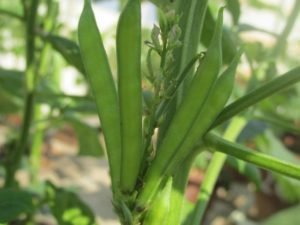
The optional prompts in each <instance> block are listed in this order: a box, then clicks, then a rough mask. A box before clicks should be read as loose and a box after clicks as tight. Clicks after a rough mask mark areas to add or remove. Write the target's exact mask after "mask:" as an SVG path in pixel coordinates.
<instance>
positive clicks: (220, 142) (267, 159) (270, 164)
mask: <svg viewBox="0 0 300 225" xmlns="http://www.w3.org/2000/svg"><path fill="white" fill-rule="evenodd" d="M205 141H206V144H208V146H210V147H212V148H213V149H214V150H215V151H218V152H222V153H225V154H227V155H231V156H234V157H236V158H238V159H241V160H243V161H246V162H249V163H252V164H255V165H256V166H259V167H261V168H264V169H267V170H270V171H272V172H276V173H279V174H282V175H286V176H288V177H292V178H295V179H297V180H300V166H298V165H295V164H291V163H289V162H285V161H282V160H279V159H277V158H275V157H272V156H269V155H266V154H262V153H258V152H255V151H253V150H252V149H249V148H247V147H244V146H242V145H239V144H236V143H232V142H229V141H226V140H224V139H222V138H220V137H218V136H217V135H214V134H211V133H209V134H207V135H206V137H205Z"/></svg>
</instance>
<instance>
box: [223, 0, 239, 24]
mask: <svg viewBox="0 0 300 225" xmlns="http://www.w3.org/2000/svg"><path fill="white" fill-rule="evenodd" d="M226 5H227V9H228V11H229V12H230V14H231V16H232V20H233V23H234V24H238V22H239V19H240V14H241V6H240V2H239V0H226Z"/></svg>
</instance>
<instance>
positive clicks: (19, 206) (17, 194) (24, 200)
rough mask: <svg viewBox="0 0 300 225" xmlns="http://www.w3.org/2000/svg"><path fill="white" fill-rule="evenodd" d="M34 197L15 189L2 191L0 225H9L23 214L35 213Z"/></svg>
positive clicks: (0, 195) (0, 197)
mask: <svg viewBox="0 0 300 225" xmlns="http://www.w3.org/2000/svg"><path fill="white" fill-rule="evenodd" d="M34 209H35V208H34V206H33V202H32V195H31V194H30V193H28V192H26V191H21V190H14V189H1V190H0V223H8V222H10V221H12V220H13V219H16V218H18V216H20V215H21V214H23V213H25V214H28V213H32V212H33V211H34Z"/></svg>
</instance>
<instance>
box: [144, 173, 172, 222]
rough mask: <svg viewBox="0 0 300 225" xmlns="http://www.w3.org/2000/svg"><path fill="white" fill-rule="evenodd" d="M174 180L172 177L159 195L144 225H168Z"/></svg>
mask: <svg viewBox="0 0 300 225" xmlns="http://www.w3.org/2000/svg"><path fill="white" fill-rule="evenodd" d="M172 183H173V179H172V177H170V178H169V179H168V181H167V183H166V185H165V187H164V188H163V189H162V190H161V191H160V192H158V193H157V195H156V196H155V198H154V201H153V204H152V205H151V208H150V209H149V211H148V212H147V214H146V216H145V219H144V222H143V225H158V224H166V223H167V219H168V218H167V216H168V213H169V210H170V198H171V192H172Z"/></svg>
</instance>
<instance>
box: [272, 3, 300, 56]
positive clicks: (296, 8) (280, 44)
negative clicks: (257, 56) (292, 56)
mask: <svg viewBox="0 0 300 225" xmlns="http://www.w3.org/2000/svg"><path fill="white" fill-rule="evenodd" d="M299 12H300V1H299V0H295V2H294V5H293V8H292V12H291V14H290V15H289V17H288V21H287V23H286V25H285V27H284V28H283V30H282V32H281V34H280V36H279V37H278V39H277V42H276V44H275V46H274V48H273V51H272V53H271V57H272V58H276V57H277V56H278V55H279V54H280V53H281V51H282V49H283V48H284V45H285V42H286V40H287V38H288V36H289V35H290V33H291V31H292V29H293V27H294V25H295V22H296V20H297V17H298V15H299V14H300V13H299Z"/></svg>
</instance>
